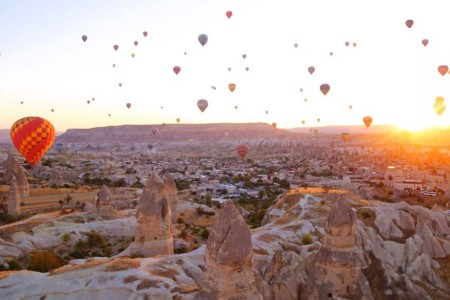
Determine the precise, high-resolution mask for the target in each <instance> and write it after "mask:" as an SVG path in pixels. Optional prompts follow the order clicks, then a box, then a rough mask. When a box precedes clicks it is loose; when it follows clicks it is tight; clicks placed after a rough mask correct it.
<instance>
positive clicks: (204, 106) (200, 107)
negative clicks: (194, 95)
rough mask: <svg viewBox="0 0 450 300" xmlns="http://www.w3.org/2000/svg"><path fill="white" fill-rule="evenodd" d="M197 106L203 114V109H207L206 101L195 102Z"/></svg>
mask: <svg viewBox="0 0 450 300" xmlns="http://www.w3.org/2000/svg"><path fill="white" fill-rule="evenodd" d="M197 106H198V108H199V109H200V111H201V112H204V111H205V109H206V108H207V107H208V100H205V99H200V100H198V101H197Z"/></svg>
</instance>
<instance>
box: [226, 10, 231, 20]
mask: <svg viewBox="0 0 450 300" xmlns="http://www.w3.org/2000/svg"><path fill="white" fill-rule="evenodd" d="M225 14H226V16H227V17H228V19H229V18H231V16H232V15H233V12H232V11H231V10H229V11H227V12H226V13H225Z"/></svg>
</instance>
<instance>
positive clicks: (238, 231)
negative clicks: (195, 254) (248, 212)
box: [197, 201, 262, 299]
mask: <svg viewBox="0 0 450 300" xmlns="http://www.w3.org/2000/svg"><path fill="white" fill-rule="evenodd" d="M252 258H253V250H252V242H251V235H250V230H249V228H248V226H247V224H246V223H245V221H244V219H243V218H242V216H241V215H240V214H239V211H238V210H237V209H236V207H235V206H234V204H233V203H232V202H231V201H228V202H226V203H225V206H224V209H223V211H222V213H221V214H220V216H219V217H218V219H217V222H216V224H215V225H214V227H213V229H212V231H211V234H210V235H209V238H208V241H207V244H206V252H205V268H206V271H205V278H204V281H203V285H202V288H201V291H200V292H199V294H198V295H197V299H262V296H261V294H260V293H259V291H258V290H257V289H256V285H255V279H254V275H253V261H252Z"/></svg>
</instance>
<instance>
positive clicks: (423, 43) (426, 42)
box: [422, 39, 429, 47]
mask: <svg viewBox="0 0 450 300" xmlns="http://www.w3.org/2000/svg"><path fill="white" fill-rule="evenodd" d="M428 42H429V41H428V39H423V40H422V45H424V46H425V47H426V46H427V45H428Z"/></svg>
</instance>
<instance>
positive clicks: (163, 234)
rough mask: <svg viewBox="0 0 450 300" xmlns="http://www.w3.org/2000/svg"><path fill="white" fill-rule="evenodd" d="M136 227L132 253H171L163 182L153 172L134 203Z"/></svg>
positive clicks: (170, 225)
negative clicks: (139, 198) (135, 205)
mask: <svg viewBox="0 0 450 300" xmlns="http://www.w3.org/2000/svg"><path fill="white" fill-rule="evenodd" d="M136 219H137V228H136V235H135V240H134V243H132V244H131V246H130V252H131V254H132V255H133V254H140V255H143V256H144V257H151V256H156V255H167V254H173V237H172V214H171V210H170V204H169V199H168V196H167V192H166V188H165V186H164V182H163V181H162V179H161V178H160V177H159V176H158V174H156V173H155V172H153V173H152V175H151V177H150V180H149V182H148V184H147V186H146V187H145V189H144V192H143V194H142V197H141V200H140V202H139V204H138V206H137V213H136Z"/></svg>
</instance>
